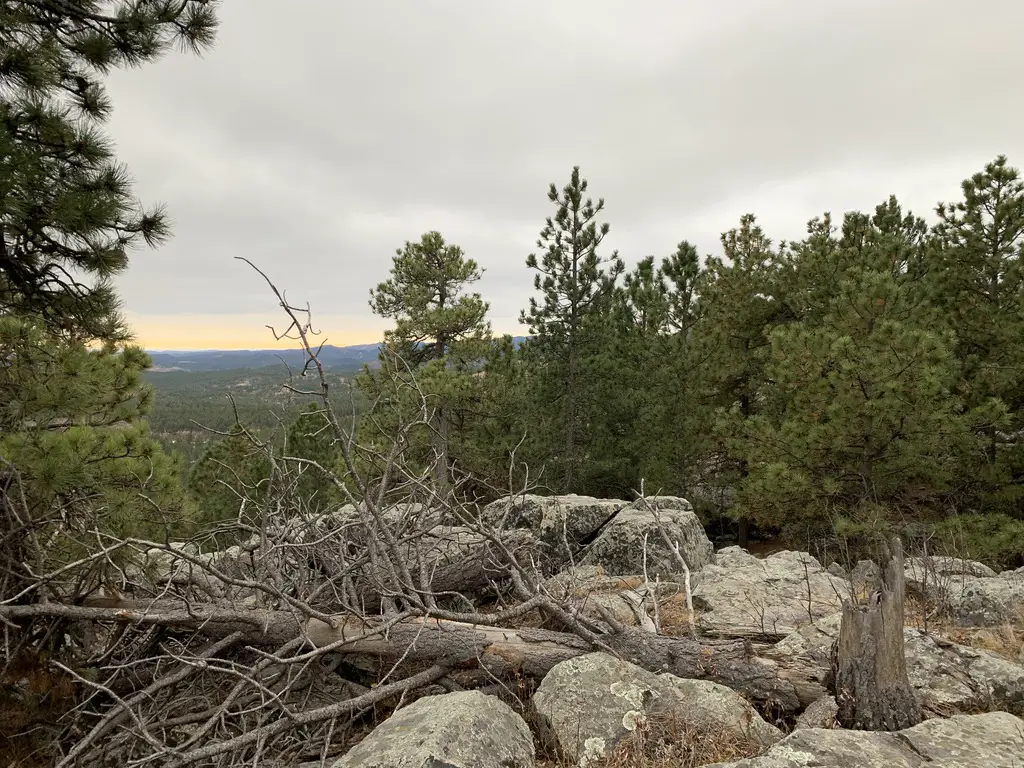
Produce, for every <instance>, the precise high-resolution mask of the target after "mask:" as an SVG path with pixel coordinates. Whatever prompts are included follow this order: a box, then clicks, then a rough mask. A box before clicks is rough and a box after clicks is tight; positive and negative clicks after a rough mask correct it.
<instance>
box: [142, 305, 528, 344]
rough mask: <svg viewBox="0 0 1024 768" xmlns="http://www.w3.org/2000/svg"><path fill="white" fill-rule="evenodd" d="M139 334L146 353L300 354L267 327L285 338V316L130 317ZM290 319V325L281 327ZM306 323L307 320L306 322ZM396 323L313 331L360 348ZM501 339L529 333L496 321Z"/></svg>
mask: <svg viewBox="0 0 1024 768" xmlns="http://www.w3.org/2000/svg"><path fill="white" fill-rule="evenodd" d="M126 317H127V319H128V323H129V325H130V326H131V328H132V330H133V331H134V333H135V343H136V344H138V345H139V346H141V347H143V348H145V349H151V350H173V351H175V352H188V351H192V350H201V349H223V350H232V349H295V348H297V347H298V346H299V342H298V341H297V340H295V339H281V340H280V341H275V340H274V334H273V333H272V332H271V330H270V329H269V328H267V325H273V327H274V330H275V331H276V332H277V333H281V332H283V331H284V330H285V328H286V327H287V325H288V319H287V317H284V315H274V314H272V313H268V314H266V315H255V314H251V315H145V314H141V313H138V312H128V313H126ZM282 317H284V322H281V319H282ZM299 319H300V320H302V319H303V318H302V317H300V318H299ZM390 326H391V324H390V322H389V321H387V320H385V319H383V318H379V317H374V316H372V315H369V316H368V315H324V316H320V317H318V316H317V315H314V316H313V329H314V330H316V331H319V333H318V334H317V335H315V336H312V337H311V338H310V342H311V343H313V344H330V345H332V346H336V347H347V346H352V345H355V344H376V343H377V342H379V341H382V340H383V339H384V331H385V330H386V329H387V328H389V327H390ZM492 331H493V332H494V334H495V335H501V334H503V333H510V334H512V335H513V336H516V335H522V334H524V333H525V329H524V328H523V327H522V326H520V325H519V323H518V318H513V317H495V318H492Z"/></svg>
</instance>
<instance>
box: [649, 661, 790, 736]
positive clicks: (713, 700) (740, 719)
mask: <svg viewBox="0 0 1024 768" xmlns="http://www.w3.org/2000/svg"><path fill="white" fill-rule="evenodd" d="M660 677H661V678H662V679H663V680H666V681H668V682H669V683H671V685H672V686H673V687H674V688H675V689H676V691H677V692H678V693H679V694H680V703H679V704H678V705H677V706H676V707H674V709H673V711H674V713H675V714H677V715H678V716H679V718H680V719H681V720H682V721H683V722H684V723H686V724H687V725H689V726H691V727H696V728H700V729H701V730H702V731H704V732H706V733H708V734H714V733H728V734H729V735H730V736H731V737H732V738H734V739H736V740H743V741H749V742H752V743H754V744H757V745H759V746H761V747H770V746H771V745H772V744H774V743H775V742H777V741H778V740H779V739H781V738H782V736H783V733H782V731H780V730H779V729H778V728H776V727H775V726H774V725H771V724H770V723H766V722H765V721H764V720H763V719H762V718H761V716H760V715H759V714H758V713H757V710H756V709H754V708H753V707H752V706H750V703H749V702H748V701H747V700H746V699H744V698H743V697H742V696H740V695H739V694H738V693H736V691H734V690H733V689H732V688H727V687H726V686H724V685H719V684H718V683H713V682H711V681H710V680H684V679H682V678H679V677H676V676H675V675H670V674H668V673H667V672H666V673H663V674H662V675H660Z"/></svg>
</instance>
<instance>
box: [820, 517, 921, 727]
mask: <svg viewBox="0 0 1024 768" xmlns="http://www.w3.org/2000/svg"><path fill="white" fill-rule="evenodd" d="M881 560H882V562H881V566H882V573H881V581H880V582H876V584H875V589H874V590H872V591H871V592H870V594H869V595H868V596H867V597H866V599H865V598H863V597H860V598H859V597H858V595H857V594H853V596H852V597H851V598H850V599H849V600H844V601H843V619H842V624H841V626H840V630H839V637H838V639H837V640H836V643H835V645H834V646H833V649H832V674H833V677H834V681H835V692H836V703H837V704H838V705H839V712H838V714H837V716H836V719H837V720H838V722H839V724H840V725H842V726H843V727H844V728H851V729H857V730H862V731H899V730H902V729H904V728H909V727H911V726H913V725H917V724H918V723H919V722H921V719H922V717H921V705H920V703H919V702H918V700H917V697H916V696H915V695H914V690H913V689H912V688H911V687H910V680H909V678H908V677H907V661H906V656H905V655H904V650H903V597H904V583H903V581H904V580H903V545H902V544H901V542H900V540H899V538H898V537H897V538H894V539H893V541H892V545H891V549H890V548H889V547H887V546H886V545H885V543H884V542H883V544H882V558H881ZM865 591H867V590H865Z"/></svg>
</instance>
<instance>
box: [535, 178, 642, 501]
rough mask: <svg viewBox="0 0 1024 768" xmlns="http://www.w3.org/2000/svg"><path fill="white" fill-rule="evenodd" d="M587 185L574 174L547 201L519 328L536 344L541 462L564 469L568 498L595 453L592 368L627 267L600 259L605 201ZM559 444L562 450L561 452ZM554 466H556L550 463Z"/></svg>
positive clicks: (617, 261)
mask: <svg viewBox="0 0 1024 768" xmlns="http://www.w3.org/2000/svg"><path fill="white" fill-rule="evenodd" d="M587 187H588V185H587V180H586V179H584V178H582V177H581V176H580V169H579V167H578V166H577V167H575V168H573V171H572V175H571V177H570V179H569V183H568V184H566V185H565V187H564V188H563V189H562V190H561V192H559V190H558V188H557V187H556V186H555V185H554V184H551V186H550V189H549V191H548V200H549V201H550V202H551V203H552V204H553V205H554V206H555V214H554V216H552V217H548V218H547V220H546V223H545V226H544V228H543V229H542V230H541V233H540V238H539V240H538V241H537V247H538V248H539V249H540V250H541V255H540V256H539V257H538V256H537V255H536V254H530V255H529V256H528V257H527V259H526V265H527V267H529V268H530V269H533V270H536V271H537V274H536V275H535V276H534V288H535V289H536V290H537V291H539V292H540V293H541V297H540V299H539V300H538V298H537V297H531V298H530V304H529V308H528V309H527V310H525V311H523V312H522V314H521V316H520V322H521V323H523V324H524V325H526V326H527V327H528V328H529V333H530V335H531V338H530V340H529V342H528V343H527V345H526V346H525V349H524V352H525V354H526V355H527V357H528V358H529V359H530V361H531V366H532V367H533V374H532V375H533V384H534V387H535V400H534V402H535V404H536V407H537V408H538V410H539V415H540V417H541V419H543V422H544V424H543V426H542V427H541V429H542V435H541V436H540V437H541V441H542V442H543V443H547V445H546V446H545V448H546V450H542V452H541V454H542V456H544V458H546V459H547V460H548V462H549V464H556V465H557V466H558V467H559V470H560V471H559V475H560V476H559V477H558V478H557V480H555V481H554V482H555V483H556V485H557V486H558V488H559V489H560V490H562V491H572V490H575V489H576V487H577V485H578V475H579V468H580V466H581V464H582V463H583V460H584V457H585V455H586V453H587V450H588V448H589V446H588V444H587V443H588V440H589V436H588V434H587V432H588V410H589V409H590V406H591V404H592V403H593V397H594V395H593V394H592V393H593V392H594V391H595V389H596V388H597V387H596V386H595V385H597V382H596V381H595V379H594V377H593V376H590V374H591V373H592V371H588V367H592V366H593V365H594V364H595V363H596V362H597V361H598V360H599V358H600V355H601V353H602V349H601V347H602V343H601V339H602V337H603V324H602V317H603V316H604V315H606V313H607V311H608V300H609V297H610V295H611V292H612V290H613V288H614V285H615V281H616V280H617V279H618V277H619V276H620V275H621V274H622V272H623V270H624V268H625V267H624V264H623V262H622V260H621V259H619V257H618V253H613V254H612V255H611V256H609V257H607V258H605V257H602V256H601V255H600V254H599V253H598V249H599V248H600V246H601V242H602V240H603V239H604V237H605V236H606V235H607V234H608V231H609V225H608V224H607V223H598V219H597V217H598V214H600V213H601V211H602V210H603V209H604V200H603V199H599V200H598V202H597V204H596V205H595V204H594V202H593V201H592V200H591V199H590V198H589V197H586V193H587ZM556 441H557V444H556ZM552 460H553V461H552Z"/></svg>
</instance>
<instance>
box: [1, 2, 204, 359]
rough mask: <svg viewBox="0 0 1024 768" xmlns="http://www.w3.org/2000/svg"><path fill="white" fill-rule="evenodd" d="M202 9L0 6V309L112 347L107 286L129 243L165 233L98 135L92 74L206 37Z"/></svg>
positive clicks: (200, 5)
mask: <svg viewBox="0 0 1024 768" xmlns="http://www.w3.org/2000/svg"><path fill="white" fill-rule="evenodd" d="M216 7H217V3H215V2H207V0H186V1H185V2H182V0H153V1H151V2H139V1H138V0H122V1H121V2H116V3H108V2H98V1H97V0H85V1H83V0H75V1H74V2H65V1H64V0H34V1H33V2H27V1H26V0H14V1H12V2H4V3H2V4H0V157H2V158H4V160H3V162H2V163H0V235H2V236H0V311H3V312H5V313H9V312H17V313H19V314H26V313H29V314H32V315H34V316H37V317H39V318H40V319H41V320H42V321H43V322H45V323H46V325H47V326H48V327H50V328H54V329H57V330H59V331H61V332H63V333H73V334H74V335H75V336H76V337H78V338H86V339H89V338H100V339H123V338H125V336H126V333H127V332H126V329H125V327H124V324H123V322H122V320H121V318H120V317H119V315H118V312H117V306H118V302H117V297H116V295H115V293H114V290H113V287H112V284H111V279H112V278H113V277H115V276H116V275H117V274H119V273H120V272H122V271H124V269H125V268H126V267H127V265H128V253H129V251H130V249H131V248H132V247H134V246H135V245H136V244H138V243H139V242H140V241H144V242H146V243H148V244H150V245H153V244H156V243H158V242H160V241H161V240H163V239H164V238H165V237H166V236H167V235H168V228H167V222H166V219H165V217H164V214H163V212H162V211H161V209H160V208H154V209H149V210H140V209H139V208H138V207H137V206H136V204H135V202H134V200H133V199H132V189H131V183H130V179H129V176H128V172H127V170H126V169H125V168H124V167H123V166H122V165H120V164H119V163H117V161H116V159H115V157H114V154H113V147H112V145H111V142H110V141H109V139H108V138H107V137H106V136H105V135H104V133H103V132H102V130H101V126H102V123H103V121H104V120H105V119H106V118H107V117H108V116H109V115H110V112H111V109H112V104H111V101H110V98H109V97H108V95H107V93H106V90H105V89H104V86H103V76H104V75H105V74H106V73H107V72H109V71H110V70H111V69H114V68H118V67H129V66H138V65H140V64H143V63H146V62H150V61H153V60H155V59H157V58H159V57H160V56H161V55H163V54H164V53H165V52H166V51H167V50H168V49H169V48H170V47H171V46H173V45H175V44H177V45H180V46H183V47H185V48H188V49H191V50H194V51H196V52H198V51H201V50H203V49H205V48H207V47H209V46H210V45H211V44H212V42H213V38H214V34H215V31H216Z"/></svg>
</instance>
